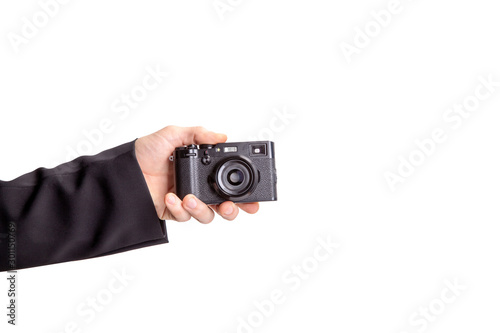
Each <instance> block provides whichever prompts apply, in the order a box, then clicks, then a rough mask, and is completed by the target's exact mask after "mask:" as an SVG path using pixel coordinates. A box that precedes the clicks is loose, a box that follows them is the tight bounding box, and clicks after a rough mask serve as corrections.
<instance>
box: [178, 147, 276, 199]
mask: <svg viewBox="0 0 500 333" xmlns="http://www.w3.org/2000/svg"><path fill="white" fill-rule="evenodd" d="M173 161H174V172H175V180H174V183H175V184H174V185H175V193H176V194H177V196H178V197H179V198H181V199H183V198H184V197H185V196H186V195H187V194H190V193H191V194H194V195H195V196H196V197H197V198H198V199H200V200H201V201H203V202H204V203H206V204H219V203H222V202H224V201H228V200H229V201H233V202H258V201H275V200H277V193H276V192H277V191H276V182H277V176H276V167H275V163H274V161H275V159H274V143H273V142H272V141H251V142H230V143H219V144H215V145H209V144H201V145H199V146H198V145H189V146H184V147H178V148H176V149H175V151H174V155H173Z"/></svg>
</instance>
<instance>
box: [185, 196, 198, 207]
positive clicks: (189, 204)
mask: <svg viewBox="0 0 500 333" xmlns="http://www.w3.org/2000/svg"><path fill="white" fill-rule="evenodd" d="M196 205H197V203H196V200H195V199H194V198H190V199H189V200H188V202H187V206H188V207H189V208H191V209H195V208H196Z"/></svg>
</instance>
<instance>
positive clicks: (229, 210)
mask: <svg viewBox="0 0 500 333" xmlns="http://www.w3.org/2000/svg"><path fill="white" fill-rule="evenodd" d="M210 207H213V209H215V211H217V214H219V215H220V216H221V217H223V218H224V219H226V220H228V221H232V220H234V219H235V218H236V216H238V213H239V211H240V210H239V209H238V206H236V205H235V204H234V202H231V201H226V202H223V203H221V204H220V205H213V206H210Z"/></svg>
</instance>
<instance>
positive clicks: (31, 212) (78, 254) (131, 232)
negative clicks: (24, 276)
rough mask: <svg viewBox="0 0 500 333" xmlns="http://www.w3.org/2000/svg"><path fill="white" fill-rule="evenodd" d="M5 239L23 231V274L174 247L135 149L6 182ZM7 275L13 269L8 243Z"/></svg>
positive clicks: (19, 259) (0, 263)
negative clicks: (168, 245)
mask: <svg viewBox="0 0 500 333" xmlns="http://www.w3.org/2000/svg"><path fill="white" fill-rule="evenodd" d="M0 218H1V222H0V228H1V229H0V233H4V234H5V233H7V232H8V230H7V228H8V226H9V223H12V222H13V223H15V225H16V233H15V236H16V237H15V246H16V250H17V251H16V252H17V255H16V266H17V267H16V268H17V269H20V268H27V267H33V266H40V265H47V264H52V263H58V262H64V261H70V260H79V259H86V258H92V257H98V256H102V255H107V254H111V253H117V252H122V251H126V250H130V249H134V248H139V247H143V246H148V245H155V244H160V243H165V242H167V241H168V240H167V237H166V230H165V224H164V221H160V220H159V219H158V216H157V214H156V210H155V207H154V204H153V201H152V199H151V195H150V193H149V190H148V187H147V185H146V182H145V180H144V176H143V174H142V172H141V169H140V167H139V165H138V163H137V159H136V157H135V150H134V142H130V143H127V144H124V145H121V146H119V147H116V148H113V149H110V150H107V151H105V152H102V153H101V154H98V155H95V156H86V157H81V158H78V159H76V160H74V161H72V162H69V163H66V164H63V165H61V166H59V167H57V168H54V169H43V168H42V169H38V170H35V171H33V172H32V173H29V174H26V175H24V176H22V177H19V178H17V179H15V180H13V181H10V182H0ZM0 246H1V247H2V248H1V249H0V250H1V253H0V271H3V270H6V269H10V268H9V267H8V262H7V241H6V240H5V239H3V240H2V243H1V245H0Z"/></svg>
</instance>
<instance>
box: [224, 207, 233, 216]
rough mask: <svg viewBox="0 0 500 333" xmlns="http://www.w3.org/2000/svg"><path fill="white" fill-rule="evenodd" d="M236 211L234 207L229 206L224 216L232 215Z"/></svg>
mask: <svg viewBox="0 0 500 333" xmlns="http://www.w3.org/2000/svg"><path fill="white" fill-rule="evenodd" d="M233 211H234V209H233V206H232V205H231V206H229V207H227V208H226V209H224V215H231V214H232V213H233Z"/></svg>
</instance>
